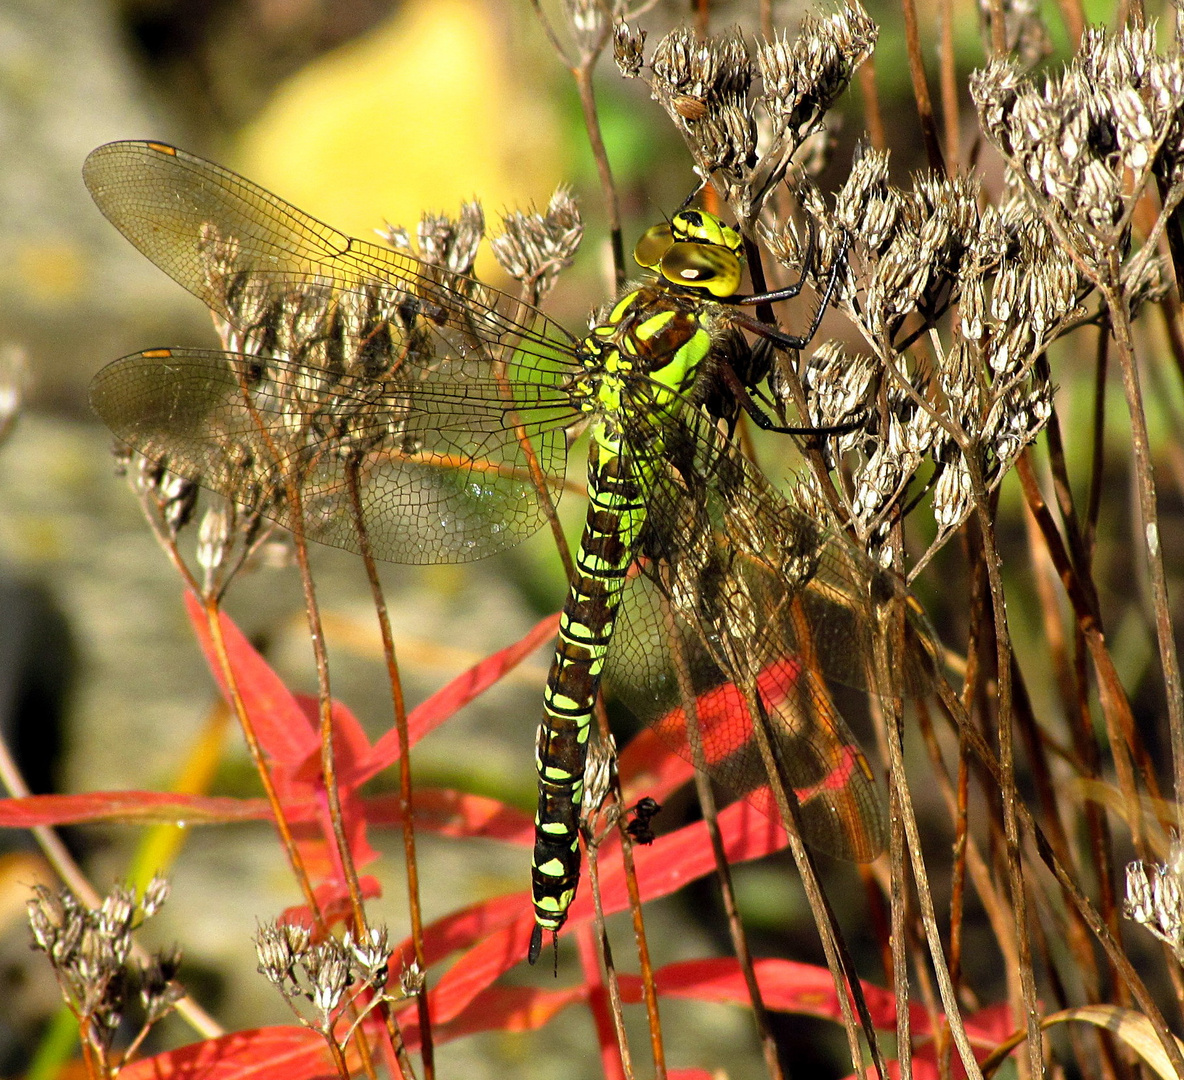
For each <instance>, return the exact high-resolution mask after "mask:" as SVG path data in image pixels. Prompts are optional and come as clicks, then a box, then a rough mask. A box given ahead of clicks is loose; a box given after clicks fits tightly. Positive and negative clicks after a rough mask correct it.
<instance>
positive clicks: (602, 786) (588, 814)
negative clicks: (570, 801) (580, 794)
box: [580, 739, 617, 822]
mask: <svg viewBox="0 0 1184 1080" xmlns="http://www.w3.org/2000/svg"><path fill="white" fill-rule="evenodd" d="M616 764H617V748H616V745H615V743H613V742H612V741H611V739H610V740H609V741H608V742H607V743H602V742H600V741H597V740H593V741H591V743H590V745H589V746H588V760H587V762H586V763H585V765H584V801H583V805H582V806H581V808H580V810H581V814H580V816H581V818H582V819H583V820H584V821H585V822H587V821H590V820H591V819H592V818H593V817H595V816H596V815H597V814H598V813H600V808H601V807H602V806H603V805H604V800H605V799H607V798H608V793H609V791H610V789H611V788H612V779H613V770H614V769H615V768H616Z"/></svg>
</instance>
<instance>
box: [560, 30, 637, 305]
mask: <svg viewBox="0 0 1184 1080" xmlns="http://www.w3.org/2000/svg"><path fill="white" fill-rule="evenodd" d="M610 27H611V24H609V23H608V22H607V21H606V23H605V31H604V33H603V34H602V35H601V39H600V41H599V42H598V43H597V47H596V50H595V51H594V52H591V53H590V54H589V55H587V56H584V57H582V58H581V59H580V63H579V64H578V65H576V66H575V67H573V68H572V69H571V74H572V77H573V78H574V79H575V81H576V89H577V90H578V91H579V94H580V109H581V110H582V112H583V114H584V127H585V128H586V129H587V132H588V144H589V146H591V148H592V158H593V160H594V161H595V162H596V174H597V176H598V177H599V179H600V197H601V199H602V200H603V201H604V210H605V214H606V215H607V216H608V236H609V243H610V245H611V246H612V253H613V284H614V286H615V289H614V291H616V292H620V290H621V289H623V288H624V287H625V247H624V243H623V241H622V239H621V203H620V199H618V198H617V188H616V185H615V184H614V183H613V173H612V168H611V167H610V166H609V163H608V153H607V151H606V150H605V148H604V136H603V135H602V134H601V131H600V115H599V114H598V113H597V111H596V94H595V91H594V89H593V86H592V69H593V67H594V66H595V65H596V59H597V57H598V56H599V55H600V53H601V50H603V48H604V45H605V43H606V42H607V41H608V35H609V31H610Z"/></svg>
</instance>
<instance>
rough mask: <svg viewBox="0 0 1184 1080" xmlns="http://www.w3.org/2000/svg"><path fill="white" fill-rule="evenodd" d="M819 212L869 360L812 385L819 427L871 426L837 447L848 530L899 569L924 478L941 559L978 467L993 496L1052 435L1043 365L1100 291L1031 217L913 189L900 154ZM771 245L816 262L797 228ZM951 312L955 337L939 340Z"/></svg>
mask: <svg viewBox="0 0 1184 1080" xmlns="http://www.w3.org/2000/svg"><path fill="white" fill-rule="evenodd" d="M803 209H804V210H805V212H806V213H807V214H808V215H810V217H811V218H812V219H813V220H815V221H816V222H818V223H819V225H818V226H817V228H818V231H819V239H818V243H819V248H820V255H819V258H818V260H817V261H816V265H815V266H814V267H812V268H808V269H810V272H811V273H812V276H813V277H814V279H815V284H816V287H817V288H820V289H821V288H824V287H825V283H826V281H827V280H828V279H829V275H830V273H831V271H832V267H833V265H834V262H835V260H836V259H845V261H846V265H845V266H844V267H842V268H841V273H840V279H839V285H838V288H837V289H836V306H838V307H839V308H840V310H842V311H843V312H844V313H845V314H846V315H847V316H848V317H849V318H850V319H851V321H852V322H853V324H854V325H855V327H856V328H857V330H858V331H859V334H860V336H861V337H862V338H863V340H864V341H865V342H866V344H867V346H868V350H869V351H868V352H867V353H863V354H860V353H854V352H852V351H851V350H850V349H848V348H846V347H844V346H842V345H839V344H837V343H835V342H827V343H825V344H823V345H822V346H820V347H819V348H818V349H816V350H815V351H814V353H813V355H812V356H811V357H810V358H809V359H808V361H807V363H806V364H805V366H804V369H803V370H802V372H801V383H802V389H803V392H804V401H805V403H806V408H807V411H808V414H809V417H810V421H811V423H813V424H816V425H819V426H837V425H853V424H855V425H857V426H855V427H853V428H852V429H851V430H849V431H847V432H845V433H844V434H841V435H839V436H836V437H834V438H833V439H831V440H830V441H829V443H828V457H827V464H828V465H829V466H830V467H832V468H834V467H837V466H838V465H839V464H840V463H841V464H842V467H843V472H844V483H843V484H842V485H840V491H839V494H840V497H841V498H842V500H843V503H844V510H845V514H846V517H847V519H848V520H849V521H850V522H851V523H852V524H853V525H854V527H855V528H856V530H857V532H858V533H859V534H860V535H861V536H862V537H863V538H864V540H865V542H866V543H867V544H868V546H869V548H870V549H871V550H872V551H874V552H876V553H877V554H878V556H879V558H880V560H881V561H882V562H883V563H885V564H887V563H889V562H890V561H891V560H892V558H893V552H892V551H891V550H889V549H888V548H887V547H885V546H884V544H885V540H886V537H887V533H888V527H889V525H890V524H891V520H892V517H893V515H894V513H895V512H897V511H899V510H903V509H905V508H906V506H907V505H908V501H907V500H908V497H909V495H910V494H911V492H910V485H911V484H912V482H913V480H914V479H915V478H917V477H920V478H921V479H922V480H926V481H928V482H929V483H930V484H931V488H930V498H931V500H932V505H933V512H934V516H935V518H936V520H937V524H938V536H937V538H936V540H935V542H934V547H933V549H931V550H935V549H936V547H937V546H939V545H940V544H941V543H942V542H944V540H945V538H946V537H948V535H949V534H950V532H951V531H952V530H953V529H955V528H956V527H957V526H958V525H959V524H960V523H961V522H962V521H963V520H964V519H965V517H966V516H967V514H968V513H969V512H970V509H971V506H972V483H971V472H970V465H969V463H968V459H967V455H973V458H972V460H973V463H974V465H975V468H976V469H977V470H978V472H979V474H980V476H981V477H982V481H983V483H984V485H985V487H986V488H987V489H989V488H991V487H993V486H994V485H995V484H997V483H998V481H999V480H1000V479H1001V478H1002V476H1003V475H1004V473H1005V472H1006V471H1007V469H1008V467H1009V466H1010V464H1011V463H1012V462H1013V461H1014V460H1015V458H1016V455H1017V454H1018V453H1019V452H1020V451H1021V450H1022V449H1023V448H1024V446H1026V445H1027V444H1028V443H1029V442H1030V441H1031V440H1032V439H1033V438H1034V437H1035V436H1036V434H1037V433H1038V432H1039V430H1040V429H1041V428H1042V427H1043V425H1044V424H1045V422H1046V421H1047V420H1048V417H1049V415H1050V411H1051V398H1052V383H1051V380H1050V376H1049V372H1048V368H1047V365H1045V364H1044V363H1043V362H1042V361H1041V357H1042V355H1043V353H1044V350H1045V349H1046V348H1047V347H1048V344H1049V343H1050V342H1051V341H1052V340H1053V339H1054V338H1056V337H1057V336H1058V335H1059V334H1060V333H1062V332H1063V331H1064V329H1065V328H1066V325H1067V324H1068V322H1069V320H1070V319H1072V318H1074V317H1076V316H1077V315H1079V314H1080V307H1079V302H1080V298H1081V296H1082V295H1083V294H1084V293H1085V291H1086V289H1087V286H1086V283H1084V282H1083V280H1082V278H1081V276H1080V274H1079V273H1078V272H1077V270H1076V269H1075V267H1074V265H1073V263H1072V261H1071V260H1070V258H1069V257H1068V255H1066V254H1065V253H1064V252H1063V251H1062V250H1061V249H1060V248H1059V247H1058V245H1057V244H1056V242H1055V239H1054V237H1053V235H1052V234H1051V232H1050V231H1049V230H1048V229H1047V228H1045V227H1044V226H1043V225H1042V224H1041V222H1040V221H1039V220H1035V221H1034V220H1032V217H1031V215H1030V214H1028V213H1025V211H1024V207H1023V205H1022V204H1021V203H1019V202H1017V201H1016V200H1012V201H1010V202H1009V203H1008V204H1006V205H1005V206H1003V207H1001V208H995V207H991V206H987V207H985V208H980V206H979V201H978V192H977V189H976V186H975V185H974V184H973V183H972V182H970V181H969V180H967V179H965V178H955V179H947V178H945V177H942V176H932V175H923V176H919V177H918V178H917V179H916V181H915V183H914V185H913V187H912V189H911V190H907V191H906V190H901V189H898V188H896V187H893V186H892V185H891V184H890V183H889V182H888V158H887V155H886V154H881V153H876V152H871V151H868V152H865V153H863V154H862V156H861V157H860V158H859V160H858V161H857V162H856V163H855V166H854V167H853V169H852V171H851V174H850V176H849V177H848V179H847V182H846V184H845V185H844V186H843V188H842V189H841V190H840V191H839V192H838V194H837V195H836V197H835V203H834V208H833V211H828V209H827V207H826V206H825V204H824V202H823V200H822V198H821V196H819V195H818V194H817V193H816V192H815V191H813V190H812V189H806V190H805V192H804V197H803ZM760 232H761V236H762V239H763V240H764V241H765V244H766V246H767V248H768V249H769V250H770V251H771V252H772V253H773V254H774V255H775V256H776V257H777V258H778V260H779V261H781V262H783V263H784V264H786V265H798V264H799V263H800V260H801V258H802V244H801V241H800V239H799V237H798V234H797V231H796V227H795V226H794V225H793V223H792V222H791V223H788V224H786V225H773V226H771V227H767V228H766V227H762V228H761V230H760ZM951 309H952V310H953V311H954V317H953V318H952V319H950V320H949V322H948V324H947V323H944V322H943V323H942V325H943V326H946V325H948V327H949V331H948V335H945V334H938V333H936V332H931V333H929V334H928V336H925V333H924V332H925V331H926V330H930V331H932V330H933V328H934V327H935V326H936V325H937V324H938V321H939V320H941V319H942V318H943V317H944V316H945V314H946V312H947V311H949V310H951ZM943 336H944V337H946V339H947V340H946V341H944V342H943V340H942V338H943ZM923 346H924V347H923ZM782 374H783V376H784V374H785V373H784V372H783V373H782ZM791 383H792V377H789V378H787V379H786V384H785V385H784V386H782V387H781V388H780V391H779V392H780V393H782V394H783V395H785V396H789V394H790V385H789V384H791Z"/></svg>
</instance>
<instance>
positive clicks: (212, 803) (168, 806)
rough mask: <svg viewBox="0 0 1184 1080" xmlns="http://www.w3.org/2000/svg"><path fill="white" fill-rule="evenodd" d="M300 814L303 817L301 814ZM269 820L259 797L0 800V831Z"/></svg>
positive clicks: (107, 795)
mask: <svg viewBox="0 0 1184 1080" xmlns="http://www.w3.org/2000/svg"><path fill="white" fill-rule="evenodd" d="M301 810H303V815H302V814H301V812H300V811H301ZM313 810H314V808H313V807H312V806H311V805H310V804H305V805H304V806H303V807H298V806H297V804H293V813H292V818H293V819H294V820H297V819H299V818H300V817H301V816H303V817H304V818H305V819H308V818H309V817H311V815H312V813H313ZM270 817H271V809H270V808H269V807H268V805H267V802H266V801H265V800H264V799H230V798H216V797H214V796H211V795H181V794H174V793H173V792H168V791H92V792H89V793H87V794H84V795H30V796H28V797H27V798H23V799H0V828H9V829H29V828H32V827H33V826H34V825H72V824H77V823H79V822H84V821H111V822H123V823H126V824H129V825H161V824H164V825H215V824H222V823H224V822H231V821H257V820H259V819H261V818H268V819H270Z"/></svg>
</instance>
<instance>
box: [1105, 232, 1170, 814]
mask: <svg viewBox="0 0 1184 1080" xmlns="http://www.w3.org/2000/svg"><path fill="white" fill-rule="evenodd" d="M1108 271H1109V275H1110V277H1109V281H1107V282H1103V283H1102V285H1101V289H1102V294H1103V296H1104V297H1105V300H1106V306H1107V309H1108V310H1109V311H1110V320H1111V326H1112V331H1113V334H1114V344H1115V348H1116V350H1117V352H1118V364H1119V369H1120V370H1121V371H1122V386H1123V390H1124V392H1125V393H1126V404H1127V412H1128V414H1129V415H1130V420H1131V442H1132V446H1133V448H1134V452H1135V477H1136V480H1137V483H1138V493H1139V517H1140V519H1141V524H1142V526H1143V541H1144V545H1145V553H1146V558H1147V567H1148V570H1149V571H1150V574H1151V597H1152V603H1153V606H1154V610H1155V636H1156V640H1157V641H1158V643H1159V660H1160V665H1161V667H1162V668H1163V681H1164V695H1165V697H1166V698H1167V706H1168V731H1169V734H1170V739H1171V746H1172V767H1173V771H1174V775H1175V787H1176V793H1177V804H1176V805H1177V815H1178V822H1177V828H1178V830H1179V831H1181V832H1184V799H1181V798H1180V796H1181V795H1182V794H1184V687H1182V685H1181V681H1180V662H1179V658H1178V657H1177V655H1176V641H1175V637H1174V635H1173V632H1172V616H1171V609H1170V607H1169V603H1168V585H1167V576H1166V574H1165V573H1164V567H1163V545H1162V543H1161V542H1160V532H1159V512H1158V509H1157V506H1156V497H1155V471H1154V466H1153V465H1152V462H1151V442H1150V437H1149V435H1148V433H1147V417H1146V414H1145V412H1144V409H1143V394H1142V389H1141V388H1140V385H1139V371H1138V367H1137V365H1136V363H1135V353H1134V342H1133V341H1132V339H1131V326H1130V321H1129V312H1128V310H1127V307H1126V302H1125V300H1124V298H1123V296H1122V295H1121V294H1120V293H1119V292H1118V291H1116V290H1117V286H1116V285H1115V284H1113V283H1116V282H1119V281H1120V280H1121V265H1120V257H1119V251H1118V249H1117V246H1113V247H1111V248H1110V251H1109V266H1108Z"/></svg>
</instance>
